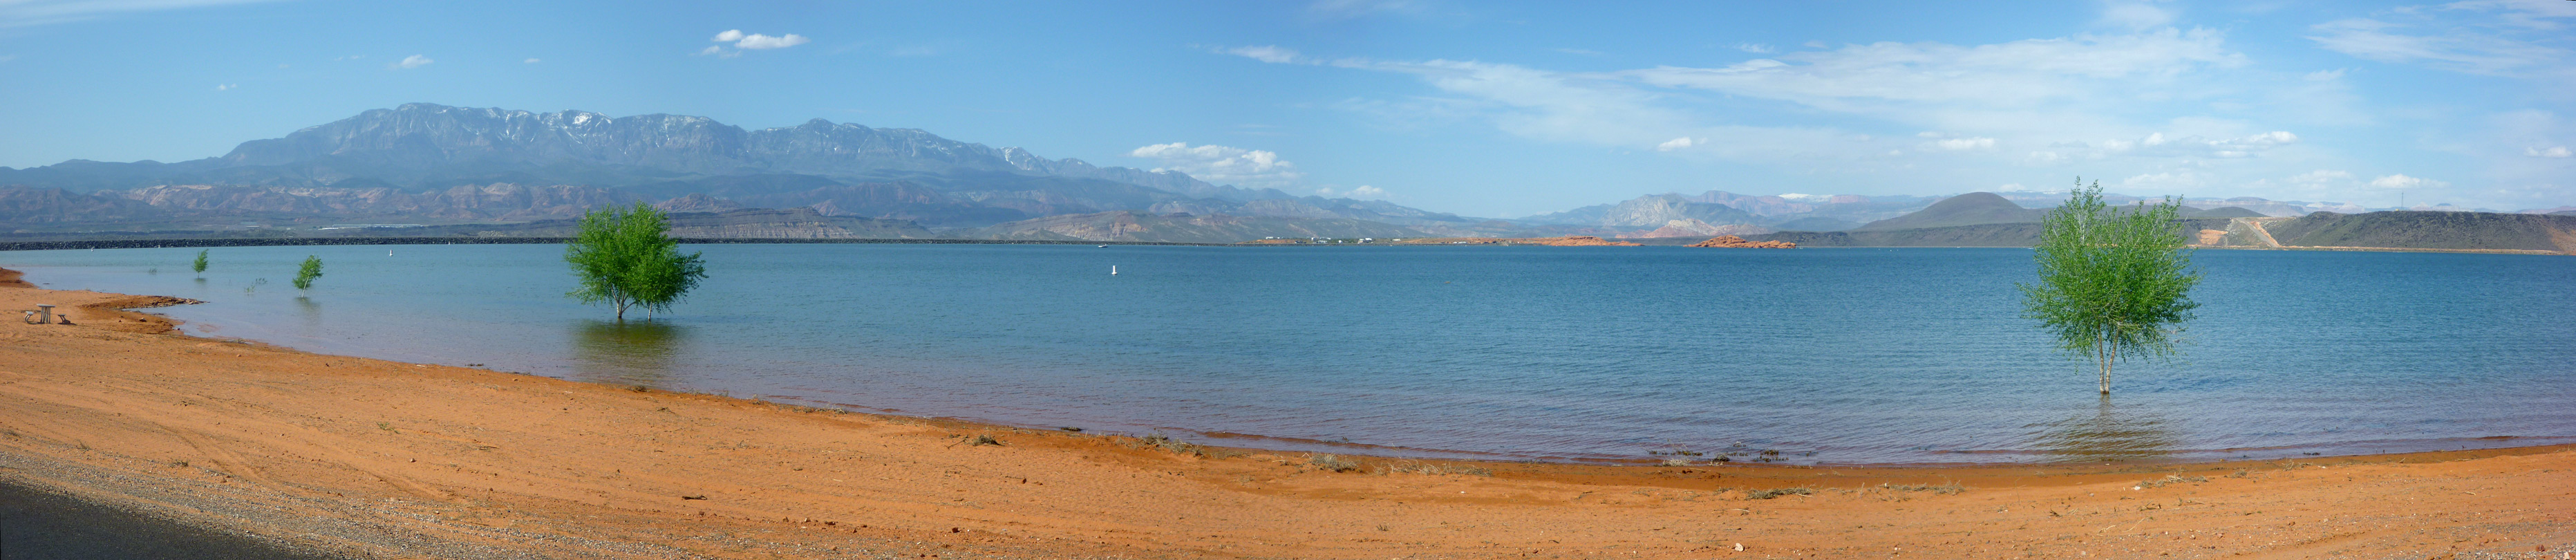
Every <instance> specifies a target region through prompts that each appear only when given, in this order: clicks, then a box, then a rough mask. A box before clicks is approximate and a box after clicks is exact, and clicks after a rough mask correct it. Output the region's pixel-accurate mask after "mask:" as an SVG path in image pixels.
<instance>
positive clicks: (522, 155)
mask: <svg viewBox="0 0 2576 560" xmlns="http://www.w3.org/2000/svg"><path fill="white" fill-rule="evenodd" d="M2057 199H2062V194H2055V193H2030V192H2007V193H2001V194H1997V193H1970V194H1967V195H1960V196H1956V197H1948V198H1943V197H1931V196H1858V195H1803V194H1782V195H1747V194H1737V193H1731V192H1726V191H1717V190H1711V191H1707V192H1703V193H1700V194H1697V195H1684V194H1678V193H1667V194H1649V195H1644V196H1640V197H1637V198H1634V199H1629V200H1625V201H1621V202H1617V203H1612V204H1602V205H1595V206H1587V207H1583V208H1576V209H1573V210H1568V211H1564V212H1555V213H1549V214H1541V215H1536V216H1528V217H1523V218H1517V219H1489V218H1473V217H1464V216H1458V215H1455V214H1448V213H1440V212H1431V211H1426V210H1421V209H1417V208H1411V207H1406V206H1403V205H1399V204H1394V203H1390V202H1386V201H1382V200H1357V199H1349V198H1325V197H1318V196H1296V195H1292V194H1289V193H1286V192H1282V191H1279V190H1276V189H1246V188H1239V187H1235V186H1229V185H1214V184H1209V183H1207V182H1205V181H1201V180H1199V179H1197V178H1194V177H1191V176H1189V175H1188V174H1185V173H1181V172H1177V171H1169V170H1159V169H1158V170H1140V169H1135V168H1128V167H1114V166H1106V167H1105V166H1099V165H1094V164H1091V163H1089V162H1084V161H1082V160H1078V159H1071V158H1066V159H1047V158H1044V157H1040V156H1038V155H1036V154H1032V153H1030V152H1028V151H1027V150H1023V149H1020V148H1016V147H1004V148H993V147H989V146H986V145H984V144H976V143H968V142H960V141H956V140H950V139H947V138H943V137H940V136H938V135H935V134H932V133H930V132H927V131H922V130H917V129H895V128H870V127H866V126H861V125H857V124H850V123H838V124H836V123H832V122H829V121H824V120H821V119H816V120H812V121H808V122H806V123H804V124H800V125H796V126H788V127H776V128H765V129H758V130H746V129H743V128H741V127H737V126H733V125H728V124H724V123H720V122H716V121H715V120H712V119H708V118H705V117H695V116H684V115H663V114H654V115H638V116H630V117H609V116H606V115H601V114H598V113H590V112H583V111H561V112H554V113H535V112H529V111H516V110H505V109H493V108H464V107H449V106H443V105H435V104H428V103H413V104H407V105H403V106H400V107H395V108H392V109H377V110H370V111H365V112H362V113H360V114H358V115H356V116H352V117H349V118H346V119H341V120H338V121H334V122H331V123H326V124H322V125H319V126H313V127H308V128H304V129H302V130H297V131H294V132H292V133H289V134H287V135H285V136H284V137H280V138H273V139H264V140H252V141H248V142H243V143H241V144H240V145H239V146H236V147H235V148H234V149H233V150H232V151H231V152H229V153H226V154H224V155H222V156H217V157H209V158H203V159H197V160H190V161H182V162H176V163H162V162H156V161H138V162H126V163H117V162H98V161H88V160H72V161H66V162H63V163H59V164H55V165H49V166H42V167H32V168H25V169H13V168H6V167H0V223H5V224H6V225H7V226H8V231H0V236H18V237H29V236H33V237H45V238H62V237H65V236H73V237H77V236H81V235H91V236H165V237H167V236H197V237H203V236H242V235H249V236H276V235H290V236H291V235H317V234H316V233H314V232H315V231H318V230H315V229H314V228H321V227H329V226H332V225H335V224H347V223H352V222H356V223H372V224H396V225H415V226H423V227H420V228H409V229H402V231H406V232H423V233H424V234H425V233H426V232H434V231H435V232H446V233H456V232H473V233H472V234H475V235H484V234H489V235H516V234H514V233H511V232H521V233H529V232H541V231H554V230H555V229H556V228H559V227H561V226H563V225H565V224H568V223H569V222H567V221H566V220H570V219H572V218H576V217H578V216H579V215H580V214H581V213H582V212H584V211H587V210H589V209H593V208H598V207H602V206H607V205H614V204H631V203H634V202H639V201H640V202H649V203H653V204H655V205H657V206H659V207H661V208H663V209H665V210H668V211H671V212H674V213H681V214H707V215H708V216H702V217H693V218H689V220H694V221H693V222H690V223H693V224H694V223H698V222H706V223H705V224H701V225H703V226H705V227H698V226H692V227H693V228H696V229H691V230H690V231H692V232H696V234H704V235H733V236H741V235H748V234H749V233H748V232H765V234H774V236H779V237H847V236H869V235H886V236H893V237H925V236H927V237H950V238H968V239H1048V240H1075V239H1080V240H1096V241H1113V240H1116V241H1182V242H1236V241H1245V240H1250V239H1258V238H1263V237H1280V238H1302V237H1380V238H1397V237H1433V236H1458V237H1554V236H1566V235H1589V236H1598V237H1615V238H1629V239H1641V240H1656V239H1676V240H1677V239H1690V240H1692V241H1696V240H1698V239H1705V238H1708V237H1712V236H1717V235H1740V236H1746V237H1757V236H1762V235H1779V236H1785V237H1784V239H1786V238H1802V239H1810V240H1811V241H1812V242H1813V243H1816V244H1825V245H1831V244H1852V243H1864V244H1884V243H1894V244H1993V243H2004V244H2011V243H2014V241H2013V240H2014V239H2018V236H2021V235H2022V232H2023V230H2028V229H2030V228H2031V227H2035V224H2036V222H2037V221H2038V216H2039V215H2040V214H2041V213H2042V212H2044V211H2043V210H2040V209H2034V208H2025V207H2023V206H2021V205H2019V204H2016V203H2015V202H2016V201H2020V202H2027V203H2036V204H2041V205H2049V204H2053V203H2054V202H2055V201H2056V200H2057ZM2127 200H2130V198H2127V197H2116V199H2115V200H2114V202H2125V201H2127ZM2186 203H2187V204H2191V205H2192V206H2193V207H2192V209H2190V210H2188V211H2187V215H2188V216H2191V217H2209V218H2251V217H2255V216H2297V215H2301V214H2305V213H2308V212H2314V211H2319V210H2327V211H2336V212H2346V213H2350V212H2359V211H2363V210H2364V209H2361V208H2359V207H2357V206H2351V205H2341V204H2336V203H2302V202H2296V201H2289V202H2276V201H2268V200H2263V199H2259V198H2234V199H2192V200H2187V201H2186ZM2202 208H2209V210H2202ZM761 209H779V210H776V211H772V212H771V213H761V212H760V211H761ZM2549 210H2565V209H2549ZM778 212H784V213H778ZM2532 213H2533V214H2542V213H2546V211H2535V212H2532ZM718 216H729V217H721V218H719V217H718ZM709 220H712V221H709ZM836 220H838V221H836ZM850 220H860V221H855V222H853V221H850ZM1961 227H1967V228H1974V229H1970V230H1959V229H1945V228H1961ZM799 228H802V229H799ZM389 231H390V230H389ZM84 232H86V233H84ZM728 232H729V233H728ZM800 232H801V233H800ZM1846 232H1847V233H1846ZM1908 232H1911V233H1908ZM379 233H388V232H379ZM1826 233H1832V234H1840V235H1842V236H1843V237H1842V238H1839V240H1837V239H1838V238H1835V237H1834V236H1833V235H1824V234H1826ZM340 234H345V232H341V233H334V234H333V235H340ZM531 235H533V233H531ZM2339 235H2340V234H2339ZM1871 240H1875V241H1871ZM2525 244H2527V243H2525Z"/></svg>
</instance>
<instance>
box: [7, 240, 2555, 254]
mask: <svg viewBox="0 0 2576 560" xmlns="http://www.w3.org/2000/svg"><path fill="white" fill-rule="evenodd" d="M1676 239H1684V238H1664V237H1648V238H1627V239H1616V240H1615V241H1629V242H1637V243H1642V244H1643V245H1644V246H1647V247H1678V246H1681V245H1682V243H1678V242H1675V241H1674V240H1676ZM1687 239H1704V238H1700V237H1689V238H1687ZM570 240H571V238H567V237H283V238H224V237H196V238H175V239H91V240H67V241H0V251H56V250H65V249H176V248H199V247H297V246H336V245H550V244H559V243H564V242H567V241H570ZM680 242H681V243H685V244H708V245H716V244H722V245H761V244H814V245H829V244H897V245H1135V246H1149V247H1397V246H1403V247H1545V246H1547V245H1543V244H1531V243H1499V244H1474V245H1441V244H1415V243H1249V242H1247V243H1181V242H1169V241H1070V240H1052V239H902V238H821V239H817V238H783V237H745V238H682V239H680ZM1799 248H1800V249H2028V248H2029V247H2018V246H2010V245H1958V246H1930V245H1923V246H1916V245H1851V246H1825V247H1799ZM2194 249H2213V250H2247V251H2362V252H2381V253H2475V254H2489V255H2554V256H2567V255H2568V253H2562V252H2558V251H2539V250H2526V249H2416V248H2406V247H2323V246H2319V247H2306V246H2284V247H2279V248H2272V247H2195V248H2194Z"/></svg>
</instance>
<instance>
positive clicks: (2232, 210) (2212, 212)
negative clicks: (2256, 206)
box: [2182, 206, 2263, 218]
mask: <svg viewBox="0 0 2576 560" xmlns="http://www.w3.org/2000/svg"><path fill="white" fill-rule="evenodd" d="M2182 217H2185V218H2261V217H2263V213H2262V212H2256V211H2253V210H2247V209H2243V208H2238V207H2234V206H2226V207H2220V208H2211V209H2207V210H2202V209H2199V208H2193V207H2189V206H2184V207H2182Z"/></svg>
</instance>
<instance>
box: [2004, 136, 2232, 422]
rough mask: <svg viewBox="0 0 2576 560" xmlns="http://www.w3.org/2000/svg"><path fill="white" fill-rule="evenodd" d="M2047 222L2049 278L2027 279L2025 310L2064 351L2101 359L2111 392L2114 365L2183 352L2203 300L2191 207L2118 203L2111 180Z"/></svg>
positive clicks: (2043, 235)
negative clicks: (2109, 191) (2106, 192)
mask: <svg viewBox="0 0 2576 560" xmlns="http://www.w3.org/2000/svg"><path fill="white" fill-rule="evenodd" d="M2076 184H2077V188H2076V190H2075V193H2074V196H2073V197H2072V198H2070V199H2068V200H2067V201H2066V205H2064V206H2059V207H2057V209H2056V210H2052V211H2050V212H2049V213H2048V216H2047V217H2046V218H2043V219H2042V220H2041V222H2040V226H2041V232H2040V239H2039V245H2038V246H2037V247H2036V248H2035V249H2036V250H2035V251H2034V257H2035V258H2036V259H2037V260H2038V262H2039V282H2038V283H2036V284H2021V285H2020V287H2021V291H2022V296H2023V297H2022V305H2023V307H2024V310H2025V312H2024V315H2025V316H2027V317H2029V318H2031V319H2034V320H2038V321H2040V322H2041V324H2042V328H2045V329H2047V330H2049V331H2050V332H2052V333H2055V334H2056V335H2057V343H2058V349H2059V350H2061V351H2064V352H2066V353H2067V354H2069V355H2071V356H2075V357H2081V358H2087V359H2091V360H2092V361H2093V362H2094V364H2095V365H2096V366H2097V367H2099V368H2100V370H2101V386H2102V393H2103V394H2110V393H2111V366H2112V364H2113V363H2114V362H2118V361H2120V360H2123V359H2130V358H2157V357H2163V356H2169V355H2172V354H2173V353H2174V352H2175V348H2174V343H2175V341H2176V338H2175V337H2176V335H2178V334H2180V333H2181V331H2182V329H2181V324H2182V323H2183V322H2184V321H2189V320H2191V319H2192V313H2191V310H2192V309H2194V308H2198V307H2200V304H2199V303H2195V302H2193V301H2191V297H2190V292H2191V288H2192V286H2194V285H2197V284H2199V283H2200V273H2199V272H2198V271H2195V270H2192V269H2191V251H2190V249H2189V246H2187V245H2185V244H2184V237H2183V231H2182V224H2181V222H2178V221H2176V218H2177V217H2179V215H2180V213H2181V209H2182V204H2181V203H2180V202H2178V201H2175V200H2173V199H2171V198H2167V199H2165V201H2164V202H2162V203H2160V204H2155V205H2148V204H2146V203H2145V202H2143V201H2142V202H2139V203H2138V204H2137V205H2136V206H2133V207H2130V208H2112V207H2110V205H2108V204H2105V203H2104V202H2102V184H2101V182H2099V181H2096V182H2094V183H2093V185H2092V186H2091V187H2090V188H2087V187H2084V186H2083V183H2082V182H2081V181H2080V180H2079V181H2078V182H2077V183H2076Z"/></svg>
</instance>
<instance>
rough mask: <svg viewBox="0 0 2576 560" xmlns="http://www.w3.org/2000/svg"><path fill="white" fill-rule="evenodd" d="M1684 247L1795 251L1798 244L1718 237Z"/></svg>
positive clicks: (1727, 236) (1725, 236)
mask: <svg viewBox="0 0 2576 560" xmlns="http://www.w3.org/2000/svg"><path fill="white" fill-rule="evenodd" d="M1686 247H1716V248H1723V249H1796V248H1798V244H1796V243H1790V242H1787V241H1745V240H1744V238H1742V237H1736V236H1732V235H1720V236H1717V237H1713V238H1710V239H1709V240H1707V241H1701V242H1698V243H1692V244H1690V245H1686Z"/></svg>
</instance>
